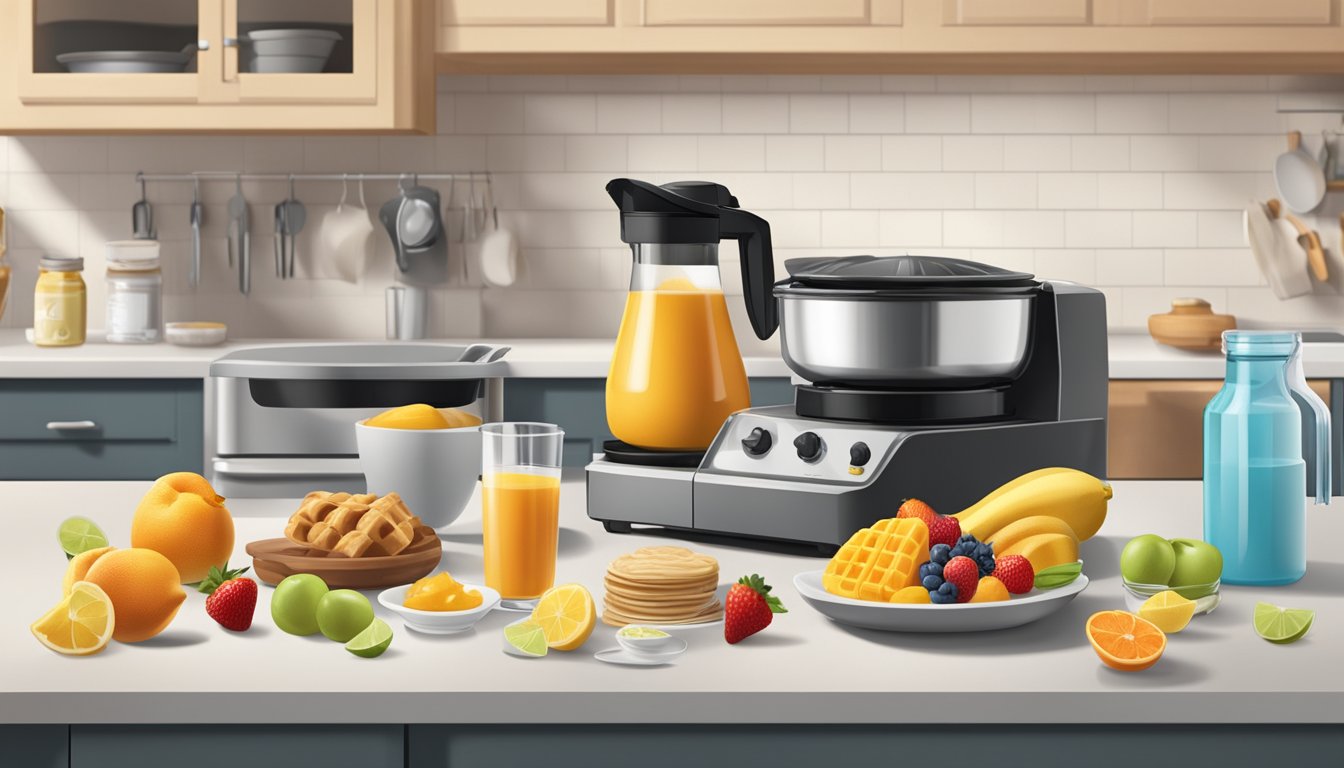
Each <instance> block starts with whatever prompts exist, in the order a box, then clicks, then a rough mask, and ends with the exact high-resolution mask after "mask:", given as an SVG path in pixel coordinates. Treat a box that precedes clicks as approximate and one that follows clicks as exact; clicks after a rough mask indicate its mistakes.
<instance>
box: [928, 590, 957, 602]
mask: <svg viewBox="0 0 1344 768" xmlns="http://www.w3.org/2000/svg"><path fill="white" fill-rule="evenodd" d="M956 601H957V598H955V597H952V596H950V595H944V594H942V593H941V592H931V593H929V602H931V603H933V604H935V605H949V604H951V603H955V602H956Z"/></svg>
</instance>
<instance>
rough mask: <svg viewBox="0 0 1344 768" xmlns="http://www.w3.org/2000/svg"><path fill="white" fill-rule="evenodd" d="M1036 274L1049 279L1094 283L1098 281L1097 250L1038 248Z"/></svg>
mask: <svg viewBox="0 0 1344 768" xmlns="http://www.w3.org/2000/svg"><path fill="white" fill-rule="evenodd" d="M1036 276H1037V277H1040V278H1044V279H1047V280H1070V281H1072V282H1075V283H1082V284H1084V285H1093V284H1095V283H1096V282H1097V254H1096V251H1093V250H1090V249H1086V248H1081V249H1065V250H1053V249H1052V250H1038V251H1036Z"/></svg>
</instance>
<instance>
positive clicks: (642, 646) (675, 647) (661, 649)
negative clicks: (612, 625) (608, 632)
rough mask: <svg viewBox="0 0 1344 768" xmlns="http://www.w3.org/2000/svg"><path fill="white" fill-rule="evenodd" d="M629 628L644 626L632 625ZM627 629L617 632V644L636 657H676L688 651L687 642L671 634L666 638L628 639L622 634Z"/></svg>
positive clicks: (623, 628)
mask: <svg viewBox="0 0 1344 768" xmlns="http://www.w3.org/2000/svg"><path fill="white" fill-rule="evenodd" d="M627 626H643V625H635V624H630V625H627ZM625 628H626V627H621V629H620V630H618V631H617V632H616V642H617V643H618V644H620V646H621V647H622V648H624V649H625V650H626V651H627V652H629V653H633V654H634V655H636V656H646V657H657V658H662V657H663V656H665V655H666V656H675V655H677V654H680V653H681V652H682V651H685V650H686V641H685V640H682V639H681V638H680V637H676V636H675V635H672V634H670V633H665V634H667V636H666V637H626V636H625V635H622V634H621V631H624V630H625Z"/></svg>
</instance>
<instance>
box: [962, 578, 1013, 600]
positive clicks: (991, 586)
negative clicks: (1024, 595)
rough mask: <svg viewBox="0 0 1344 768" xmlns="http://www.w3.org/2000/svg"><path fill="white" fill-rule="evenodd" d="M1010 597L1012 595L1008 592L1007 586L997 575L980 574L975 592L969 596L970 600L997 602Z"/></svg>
mask: <svg viewBox="0 0 1344 768" xmlns="http://www.w3.org/2000/svg"><path fill="white" fill-rule="evenodd" d="M1011 597H1012V595H1010V594H1008V588H1007V587H1005V586H1004V585H1003V582H1002V581H999V579H998V578H997V577H995V576H982V577H980V584H979V585H977V586H976V588H975V594H974V595H972V596H971V602H972V603H997V602H1001V601H1003V600H1008V599H1009V598H1011Z"/></svg>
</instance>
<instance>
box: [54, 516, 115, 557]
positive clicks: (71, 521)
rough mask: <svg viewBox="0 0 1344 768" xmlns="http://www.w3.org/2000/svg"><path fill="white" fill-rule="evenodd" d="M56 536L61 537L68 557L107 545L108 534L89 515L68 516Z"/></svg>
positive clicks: (62, 546) (62, 545)
mask: <svg viewBox="0 0 1344 768" xmlns="http://www.w3.org/2000/svg"><path fill="white" fill-rule="evenodd" d="M56 537H57V538H58V539H60V541H61V549H63V550H65V556H66V557H67V558H70V557H74V556H75V555H78V554H81V553H83V552H88V551H89V550H91V549H98V548H99V547H106V546H107V535H106V534H104V533H103V530H102V529H101V528H99V527H98V524H97V523H95V522H93V521H92V520H90V519H89V518H87V517H69V518H66V519H65V520H64V521H62V522H61V527H60V528H58V529H57V530H56Z"/></svg>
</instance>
